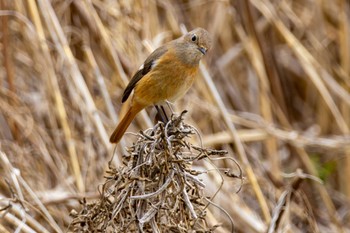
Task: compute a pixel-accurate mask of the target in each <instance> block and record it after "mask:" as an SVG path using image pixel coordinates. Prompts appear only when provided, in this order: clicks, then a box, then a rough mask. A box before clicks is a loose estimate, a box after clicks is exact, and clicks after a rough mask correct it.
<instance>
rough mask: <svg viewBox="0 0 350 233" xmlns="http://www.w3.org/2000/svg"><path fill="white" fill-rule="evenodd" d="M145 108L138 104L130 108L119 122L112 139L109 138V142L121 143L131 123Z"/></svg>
mask: <svg viewBox="0 0 350 233" xmlns="http://www.w3.org/2000/svg"><path fill="white" fill-rule="evenodd" d="M143 108H144V106H142V105H138V104H134V105H132V106H130V108H129V110H128V111H127V112H126V114H125V116H124V117H123V119H122V120H121V121H120V122H119V124H118V126H117V128H115V130H114V131H113V133H112V135H111V137H110V138H109V141H110V142H111V143H118V142H119V141H120V139H121V138H122V137H123V135H124V133H125V131H126V130H127V128H128V127H129V125H130V123H131V122H132V120H133V119H134V118H135V116H136V114H137V113H139V112H140V111H141V110H142V109H143Z"/></svg>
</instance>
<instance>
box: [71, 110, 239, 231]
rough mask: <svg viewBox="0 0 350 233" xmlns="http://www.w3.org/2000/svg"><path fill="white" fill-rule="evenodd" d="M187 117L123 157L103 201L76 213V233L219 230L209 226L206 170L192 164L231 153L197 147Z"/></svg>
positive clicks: (148, 135)
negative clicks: (194, 144)
mask: <svg viewBox="0 0 350 233" xmlns="http://www.w3.org/2000/svg"><path fill="white" fill-rule="evenodd" d="M183 114H184V112H183V113H182V114H181V115H180V116H178V117H175V116H174V115H173V116H172V119H171V120H170V121H169V122H168V123H166V125H164V124H163V123H162V122H159V123H157V124H156V125H155V126H154V127H153V128H151V129H150V130H148V131H146V132H142V131H141V132H140V133H139V134H138V137H137V140H136V142H135V143H134V144H133V145H132V146H131V147H129V148H128V150H127V151H128V153H127V154H126V155H124V156H123V164H124V166H121V167H118V168H110V170H109V171H107V177H106V181H105V183H104V184H103V186H102V193H101V196H100V199H99V200H98V201H97V202H95V203H93V204H88V203H86V202H83V206H84V207H83V209H82V210H81V211H79V213H75V214H73V215H74V220H73V222H72V228H73V229H74V231H75V232H91V231H92V232H99V231H102V232H184V233H185V232H213V231H214V230H215V229H216V227H218V225H214V226H210V224H208V223H207V221H206V209H207V207H208V204H209V203H208V201H207V197H205V195H204V192H203V189H204V188H205V183H203V181H201V179H200V178H199V177H198V175H200V174H202V173H206V171H203V170H202V171H200V170H193V169H192V164H193V163H196V162H199V161H201V160H203V159H210V157H215V156H220V157H222V156H224V155H226V154H227V152H226V151H217V150H208V149H204V148H201V147H197V146H193V145H191V144H190V143H189V142H188V140H189V138H190V137H191V135H193V134H195V133H196V130H195V128H193V127H192V126H190V125H187V124H185V123H184V122H183V119H182V116H183ZM241 176H242V174H239V175H238V176H234V177H241ZM231 177H232V175H231Z"/></svg>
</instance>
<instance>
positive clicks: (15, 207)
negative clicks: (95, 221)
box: [0, 0, 350, 232]
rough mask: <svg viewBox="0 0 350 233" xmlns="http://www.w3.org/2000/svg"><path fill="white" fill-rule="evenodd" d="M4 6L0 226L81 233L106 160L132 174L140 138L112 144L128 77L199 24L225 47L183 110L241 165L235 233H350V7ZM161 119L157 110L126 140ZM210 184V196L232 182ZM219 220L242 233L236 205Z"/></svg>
mask: <svg viewBox="0 0 350 233" xmlns="http://www.w3.org/2000/svg"><path fill="white" fill-rule="evenodd" d="M0 3H1V5H0V8H1V10H0V25H1V27H0V177H1V178H0V214H1V216H0V217H1V218H0V232H14V231H15V230H16V229H17V230H21V231H23V232H66V231H67V229H68V226H69V224H70V222H71V220H72V219H71V217H70V216H69V213H70V211H71V210H72V209H75V210H79V208H80V205H79V200H81V199H83V198H86V201H87V202H93V201H94V200H95V199H96V198H97V197H98V195H99V192H98V190H99V185H100V184H102V183H103V182H104V175H105V173H104V171H105V170H106V168H107V167H108V161H109V160H110V159H111V157H112V155H113V154H114V155H115V156H114V159H113V161H112V163H113V165H114V166H119V165H121V164H120V158H121V155H122V154H123V153H125V146H127V145H131V144H132V142H133V140H134V139H135V137H134V136H133V135H132V134H126V135H125V136H124V138H123V140H122V142H121V143H120V144H119V145H118V146H115V145H111V144H110V143H109V141H108V139H109V135H110V133H111V132H112V130H113V129H114V127H115V126H116V124H117V122H118V119H119V117H120V114H121V113H122V112H123V107H122V105H121V95H122V93H123V91H124V88H125V87H126V85H127V83H128V80H129V79H130V78H131V77H132V75H133V74H134V73H135V71H136V70H137V69H138V67H139V66H140V65H141V64H142V62H143V61H144V59H145V58H146V57H147V56H148V55H149V54H150V53H151V52H152V51H153V50H154V49H155V48H157V47H159V46H160V45H162V44H163V43H165V42H167V41H169V40H172V39H175V38H177V37H179V36H181V35H182V34H183V33H184V32H185V31H186V30H188V31H189V30H192V29H193V28H196V27H203V28H205V29H207V30H208V31H209V32H210V34H211V35H212V37H213V42H214V43H213V47H212V49H211V51H209V52H208V54H207V56H206V57H205V58H204V60H203V62H202V66H201V72H200V75H199V76H198V78H197V80H196V82H195V84H194V86H193V87H192V88H191V90H190V91H189V93H187V94H186V96H185V97H184V98H183V99H182V100H179V101H178V102H176V103H175V106H174V108H175V110H176V112H181V111H182V110H184V109H186V110H188V113H187V114H186V116H185V122H186V123H188V124H191V125H193V126H194V127H196V128H197V129H198V131H199V132H200V134H201V140H202V142H203V144H204V146H205V147H209V148H214V149H224V150H227V151H228V152H229V156H230V157H232V158H234V159H236V160H237V161H238V162H239V163H240V165H241V167H242V170H243V175H244V180H243V186H242V187H241V188H242V189H241V191H240V192H238V193H236V191H237V190H238V189H239V188H240V181H237V180H235V179H225V180H224V181H225V182H224V184H223V186H222V187H221V188H220V191H219V194H218V195H217V196H216V197H215V199H214V200H213V201H214V202H215V203H216V205H218V206H221V207H223V208H224V209H225V211H226V212H227V213H228V215H230V216H231V218H232V219H233V224H234V226H235V232H267V231H268V230H269V232H350V224H349V222H350V221H349V200H350V199H349V198H350V180H349V177H350V157H349V156H350V137H349V135H350V79H349V74H350V46H349V43H350V40H349V37H350V34H349V29H350V28H349V16H350V13H349V2H348V1H346V0H334V1H330V0H329V1H327V0H323V1H316V0H294V1H291V0H250V1H245V0H237V1H226V0H222V1H209V0H193V1H185V0H183V1H174V0H144V1H141V0H65V1H64V0H27V1H21V0H13V1H9V0H0ZM154 116H155V110H154V109H153V108H149V109H147V111H144V112H143V113H142V114H139V116H138V117H137V118H136V119H135V120H134V121H133V123H132V125H131V126H130V127H129V129H128V131H129V132H134V133H137V132H139V130H145V129H147V128H149V127H152V125H153V123H154ZM189 140H190V141H191V143H193V144H200V141H199V139H198V137H193V138H191V139H189ZM217 166H218V167H222V168H232V169H236V167H235V166H234V163H232V162H228V161H226V162H220V163H218V164H217ZM234 172H235V173H238V171H234ZM206 183H207V187H206V192H208V193H209V194H211V193H213V192H215V191H216V190H217V189H218V188H219V187H220V184H221V179H220V176H219V175H218V174H217V173H215V172H213V173H210V175H209V176H208V177H206ZM207 217H208V223H209V224H211V225H215V224H221V225H222V226H221V227H219V228H217V230H216V232H230V231H231V223H230V220H229V218H228V217H227V216H226V215H225V214H224V213H223V211H222V210H220V209H218V208H214V207H211V208H210V209H209V211H208V214H207ZM17 232H19V231H17Z"/></svg>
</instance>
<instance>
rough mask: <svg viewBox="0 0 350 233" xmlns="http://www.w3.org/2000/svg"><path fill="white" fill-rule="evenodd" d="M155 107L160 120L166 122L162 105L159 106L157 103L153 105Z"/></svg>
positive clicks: (166, 117)
mask: <svg viewBox="0 0 350 233" xmlns="http://www.w3.org/2000/svg"><path fill="white" fill-rule="evenodd" d="M154 107H156V109H157V112H158V116H159V117H160V119H161V121H162V122H163V123H164V124H166V123H167V122H168V116H167V115H166V112H165V111H164V108H163V106H161V107H159V106H158V105H154Z"/></svg>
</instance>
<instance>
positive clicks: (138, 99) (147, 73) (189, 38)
mask: <svg viewBox="0 0 350 233" xmlns="http://www.w3.org/2000/svg"><path fill="white" fill-rule="evenodd" d="M211 45H212V39H211V36H210V34H209V32H208V31H207V30H205V29H203V28H196V29H194V30H192V31H190V32H188V33H187V34H185V35H183V36H181V37H179V38H177V39H175V40H172V41H170V42H167V43H166V44H164V45H163V46H161V47H159V48H157V49H156V50H154V52H152V53H151V54H150V55H149V56H148V57H147V59H146V60H145V62H144V63H143V64H142V65H141V67H140V68H139V70H138V71H137V72H136V73H135V75H134V76H133V77H132V78H131V80H130V82H129V84H128V85H127V87H126V88H125V90H124V93H123V95H122V103H124V102H125V101H126V100H127V99H128V98H129V96H130V94H131V93H132V92H133V94H132V99H131V104H130V107H129V109H128V110H127V112H126V114H125V115H124V117H123V118H122V120H121V121H120V122H119V124H118V126H117V127H116V128H115V130H114V131H113V133H112V135H111V137H110V142H111V143H118V142H119V141H120V139H121V138H122V137H123V135H124V133H125V131H126V130H127V128H128V127H129V125H130V123H131V122H132V120H133V119H134V118H135V116H136V115H137V114H138V113H139V112H140V111H141V110H142V109H144V108H146V107H148V106H152V105H155V106H157V105H161V104H164V103H166V102H171V103H173V102H174V101H176V100H177V99H179V98H181V97H182V96H184V95H185V93H186V92H187V91H188V90H189V88H190V87H191V86H192V84H193V82H194V80H195V78H196V76H197V73H198V69H199V62H200V60H201V59H202V58H203V56H204V55H205V54H206V53H207V51H208V50H209V49H210V48H211Z"/></svg>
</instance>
